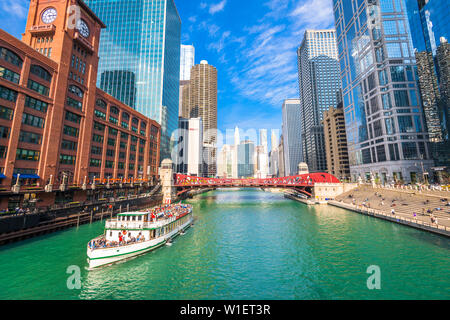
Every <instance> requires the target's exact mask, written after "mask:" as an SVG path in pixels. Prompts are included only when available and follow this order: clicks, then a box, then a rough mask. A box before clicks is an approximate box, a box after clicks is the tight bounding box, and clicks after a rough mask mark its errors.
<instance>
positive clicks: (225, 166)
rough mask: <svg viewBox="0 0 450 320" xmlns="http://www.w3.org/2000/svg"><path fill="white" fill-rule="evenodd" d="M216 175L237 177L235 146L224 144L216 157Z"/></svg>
mask: <svg viewBox="0 0 450 320" xmlns="http://www.w3.org/2000/svg"><path fill="white" fill-rule="evenodd" d="M217 175H218V176H219V177H220V178H237V177H238V176H237V165H236V146H232V145H229V144H225V145H224V146H223V147H222V150H221V151H220V152H219V155H218V157H217Z"/></svg>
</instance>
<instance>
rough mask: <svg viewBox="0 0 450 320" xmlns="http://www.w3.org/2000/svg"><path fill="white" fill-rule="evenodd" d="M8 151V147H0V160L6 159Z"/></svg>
mask: <svg viewBox="0 0 450 320" xmlns="http://www.w3.org/2000/svg"><path fill="white" fill-rule="evenodd" d="M7 151H8V147H5V146H0V158H1V159H4V158H5V157H6V152H7Z"/></svg>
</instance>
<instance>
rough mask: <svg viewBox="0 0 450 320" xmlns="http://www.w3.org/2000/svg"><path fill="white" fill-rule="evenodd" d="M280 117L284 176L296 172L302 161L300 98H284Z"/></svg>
mask: <svg viewBox="0 0 450 320" xmlns="http://www.w3.org/2000/svg"><path fill="white" fill-rule="evenodd" d="M282 117H283V125H282V131H283V144H284V146H283V156H284V173H285V175H286V176H290V175H295V174H297V169H298V164H299V163H300V162H302V161H303V160H302V144H301V141H302V135H301V132H300V130H301V129H300V124H301V119H300V100H299V99H287V100H285V101H284V102H283V107H282ZM322 135H323V133H322Z"/></svg>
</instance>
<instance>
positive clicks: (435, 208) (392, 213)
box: [328, 185, 450, 236]
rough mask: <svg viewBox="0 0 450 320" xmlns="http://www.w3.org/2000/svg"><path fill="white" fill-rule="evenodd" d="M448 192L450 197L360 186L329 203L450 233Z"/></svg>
mask: <svg viewBox="0 0 450 320" xmlns="http://www.w3.org/2000/svg"><path fill="white" fill-rule="evenodd" d="M447 194H448V195H449V196H450V193H449V192H447V191H436V192H435V191H434V190H421V191H418V190H411V189H396V188H385V187H373V186H371V185H360V186H358V187H357V188H356V189H353V190H351V191H349V192H346V193H344V194H342V195H340V196H338V197H336V199H335V200H332V201H329V202H328V204H329V205H333V206H337V207H341V208H345V209H348V210H352V211H356V212H359V213H362V214H366V215H371V216H375V217H377V218H382V219H384V220H389V221H392V222H396V223H400V224H404V225H409V226H411V227H415V228H419V229H423V230H427V231H431V232H435V233H439V234H442V235H446V236H450V202H449V200H448V198H447ZM449 198H450V197H449Z"/></svg>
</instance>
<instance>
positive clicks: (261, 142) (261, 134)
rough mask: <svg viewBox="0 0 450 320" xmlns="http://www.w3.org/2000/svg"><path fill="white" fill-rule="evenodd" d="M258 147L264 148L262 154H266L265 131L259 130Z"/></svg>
mask: <svg viewBox="0 0 450 320" xmlns="http://www.w3.org/2000/svg"><path fill="white" fill-rule="evenodd" d="M259 145H260V146H262V147H263V148H264V152H265V153H268V152H269V150H268V149H269V148H268V144H267V129H259Z"/></svg>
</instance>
